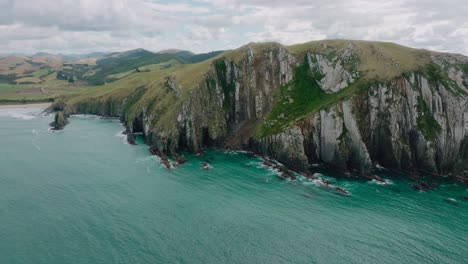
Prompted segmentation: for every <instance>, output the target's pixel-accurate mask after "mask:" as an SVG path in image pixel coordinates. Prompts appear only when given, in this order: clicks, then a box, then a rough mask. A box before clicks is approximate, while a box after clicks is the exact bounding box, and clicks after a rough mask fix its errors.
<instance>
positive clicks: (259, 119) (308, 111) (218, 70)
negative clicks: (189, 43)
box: [68, 42, 468, 176]
mask: <svg viewBox="0 0 468 264" xmlns="http://www.w3.org/2000/svg"><path fill="white" fill-rule="evenodd" d="M369 47H370V48H369ZM385 47H386V46H381V47H380V46H376V47H374V46H371V45H370V44H368V43H361V42H349V43H343V45H338V46H337V45H335V46H333V47H330V46H328V45H321V46H317V45H316V46H311V47H310V48H305V49H299V48H297V47H294V48H288V47H284V46H282V45H279V44H269V45H267V46H262V45H247V46H244V47H242V48H240V49H239V50H236V51H235V52H232V53H227V54H225V55H226V56H224V57H220V58H217V59H215V60H213V61H212V62H211V63H210V64H209V66H208V67H207V69H206V71H205V73H204V74H203V75H202V76H201V77H200V78H198V79H196V78H194V79H193V82H191V83H190V84H189V86H190V87H187V84H186V83H187V82H184V81H183V80H182V79H181V78H190V77H191V76H180V74H181V73H180V72H174V73H171V74H170V75H168V76H166V77H164V78H165V79H163V80H161V81H160V83H161V85H160V86H159V87H158V88H154V87H153V88H148V87H140V88H138V89H136V90H135V92H133V93H130V94H128V95H125V96H121V97H119V98H116V97H115V96H114V97H113V96H107V97H105V98H104V99H103V98H100V99H98V100H88V101H83V102H79V103H75V104H74V105H71V106H69V110H68V111H69V112H87V113H98V114H103V115H114V116H115V115H118V116H120V117H121V119H122V121H124V123H125V124H126V126H127V132H128V133H129V134H130V135H131V134H132V133H136V132H140V133H143V134H144V136H145V137H146V139H147V142H148V144H150V145H151V146H152V147H153V148H154V149H157V150H158V151H160V152H161V153H166V154H168V155H174V154H176V153H177V151H178V150H181V149H187V150H189V151H193V152H199V151H200V150H201V148H203V147H215V146H216V147H226V148H243V149H249V150H253V151H255V152H257V153H260V154H263V155H268V156H270V157H272V158H275V159H277V160H279V161H280V162H282V163H284V164H285V165H287V166H288V167H290V168H293V169H295V170H299V171H307V170H308V169H310V168H311V166H312V165H314V164H324V165H327V166H329V167H332V168H335V169H339V170H341V171H345V172H356V173H359V174H362V175H369V174H371V172H372V170H373V167H374V165H375V164H380V165H382V166H384V167H387V168H391V169H395V170H403V171H423V172H427V173H430V174H433V175H442V174H444V175H449V174H453V175H457V176H460V175H463V174H464V173H465V170H467V169H468V168H467V165H465V164H468V163H467V158H468V154H467V153H468V143H467V142H468V139H467V136H468V108H467V104H466V94H467V92H468V85H467V83H468V76H467V74H466V72H464V70H463V67H462V66H463V65H465V64H467V63H468V59H467V58H466V57H464V56H459V55H451V54H439V53H430V52H427V51H424V52H423V53H421V52H420V51H413V50H406V49H403V48H401V49H403V50H401V51H398V52H399V53H398V54H397V55H395V57H389V56H390V55H388V54H389V52H391V51H392V50H388V51H387V50H385ZM398 48H400V47H398ZM298 50H299V51H298ZM404 52H407V53H408V56H409V57H410V55H411V56H412V54H413V52H415V54H416V55H414V56H415V57H414V58H415V59H414V60H412V62H411V63H410V62H408V63H407V64H408V65H406V64H405V62H403V61H401V60H402V59H405V58H404V57H405V56H406V55H405V56H403V57H401V56H400V54H401V53H404ZM233 54H235V55H236V56H234V55H233ZM366 56H367V57H366ZM399 56H400V57H399ZM420 58H423V60H422V62H421V65H413V64H414V63H413V61H415V60H417V59H420ZM409 59H412V58H411V57H410V58H409ZM372 63H382V64H385V65H386V66H385V65H384V66H385V67H387V68H385V67H383V66H382V65H380V64H379V65H378V67H377V66H375V70H372V69H373V68H372V67H374V64H372ZM467 65H468V64H467ZM200 67H201V66H200ZM369 69H371V70H369ZM379 69H384V70H385V71H384V72H381V73H380V72H378V71H379ZM194 72H195V71H194ZM184 74H187V72H184ZM189 74H193V73H189ZM375 76H382V78H376V77H375ZM155 91H157V93H155Z"/></svg>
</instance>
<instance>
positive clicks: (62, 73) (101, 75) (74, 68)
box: [0, 49, 223, 85]
mask: <svg viewBox="0 0 468 264" xmlns="http://www.w3.org/2000/svg"><path fill="white" fill-rule="evenodd" d="M222 52H223V51H214V52H209V53H202V54H194V53H192V52H190V51H185V50H177V49H170V50H163V51H159V52H156V53H154V52H151V51H148V50H145V49H135V50H129V51H124V52H109V53H106V52H93V53H88V54H52V53H47V52H38V53H36V54H34V55H30V56H28V55H24V54H11V55H8V56H3V57H1V58H0V83H22V81H24V80H25V81H26V82H28V83H31V82H32V83H35V82H37V83H38V82H41V80H40V79H38V78H35V79H32V78H33V77H36V76H35V75H37V74H38V72H39V71H41V70H45V69H48V70H51V71H55V72H57V78H58V79H63V80H73V81H84V82H87V83H88V84H91V85H99V84H103V83H105V82H109V81H114V80H117V79H119V78H120V77H122V76H127V75H128V74H122V73H126V72H128V71H139V70H140V69H139V68H140V67H144V66H149V65H155V64H160V63H164V62H170V61H172V63H169V64H166V65H165V66H164V67H170V66H174V65H176V64H188V63H197V62H201V61H203V60H206V59H209V58H212V57H214V56H217V55H219V54H220V53H222ZM119 74H122V75H121V76H119ZM25 78H26V79H25Z"/></svg>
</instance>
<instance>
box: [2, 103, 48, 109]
mask: <svg viewBox="0 0 468 264" xmlns="http://www.w3.org/2000/svg"><path fill="white" fill-rule="evenodd" d="M50 105H52V103H33V104H18V103H12V104H0V110H1V109H18V108H44V109H45V108H47V107H49V106H50Z"/></svg>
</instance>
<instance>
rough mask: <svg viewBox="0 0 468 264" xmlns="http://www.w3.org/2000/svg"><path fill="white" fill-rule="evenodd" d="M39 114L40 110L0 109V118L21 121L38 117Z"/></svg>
mask: <svg viewBox="0 0 468 264" xmlns="http://www.w3.org/2000/svg"><path fill="white" fill-rule="evenodd" d="M41 112H42V109H40V108H7V109H0V116H1V117H10V118H14V119H21V120H31V119H34V118H36V117H38V116H39V115H40V113H41Z"/></svg>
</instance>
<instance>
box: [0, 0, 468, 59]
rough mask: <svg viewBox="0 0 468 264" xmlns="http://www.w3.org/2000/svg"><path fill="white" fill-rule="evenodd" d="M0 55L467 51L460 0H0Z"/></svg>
mask: <svg viewBox="0 0 468 264" xmlns="http://www.w3.org/2000/svg"><path fill="white" fill-rule="evenodd" d="M0 10H2V15H1V16H0V34H1V35H2V38H1V39H0V52H1V53H5V52H36V51H39V50H44V51H52V52H88V51H94V50H101V51H113V50H126V49H133V48H139V47H141V48H146V49H150V50H159V49H166V48H182V49H189V50H193V51H195V52H205V51H210V50H217V49H226V48H233V47H238V46H241V45H243V44H245V43H248V42H251V41H279V42H281V43H284V44H293V43H299V42H305V41H310V40H316V39H323V38H352V39H366V40H384V41H394V42H398V43H400V44H403V45H408V46H412V47H418V48H437V49H441V50H443V51H450V52H459V53H465V54H468V45H467V43H468V22H467V20H468V19H467V18H466V14H467V13H468V5H466V0H445V1H432V0H392V1H388V0H315V1H310V0H289V1H284V0H252V1H241V0H191V1H190V0H178V1H170V2H169V1H168V2H164V1H156V0H106V1H99V0H54V1H49V0H0Z"/></svg>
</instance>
